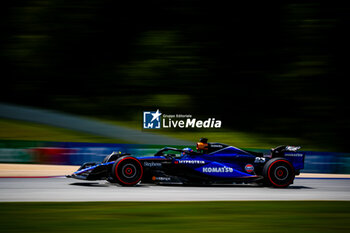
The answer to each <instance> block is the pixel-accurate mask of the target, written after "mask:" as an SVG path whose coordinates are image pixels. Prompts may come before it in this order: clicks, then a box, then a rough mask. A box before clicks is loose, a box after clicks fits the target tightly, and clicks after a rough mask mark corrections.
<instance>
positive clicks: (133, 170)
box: [112, 156, 143, 186]
mask: <svg viewBox="0 0 350 233" xmlns="http://www.w3.org/2000/svg"><path fill="white" fill-rule="evenodd" d="M142 175H143V167H142V164H141V162H140V161H139V160H138V159H136V158H134V157H131V156H123V157H121V158H119V159H117V161H116V162H115V163H114V165H113V167H112V176H113V178H114V180H115V181H116V182H117V183H119V184H121V185H123V186H133V185H136V184H137V183H138V182H140V180H141V178H142Z"/></svg>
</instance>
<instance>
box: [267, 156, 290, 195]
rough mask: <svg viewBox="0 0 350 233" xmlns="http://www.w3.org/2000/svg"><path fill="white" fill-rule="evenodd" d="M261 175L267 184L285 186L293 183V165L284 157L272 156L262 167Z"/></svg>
mask: <svg viewBox="0 0 350 233" xmlns="http://www.w3.org/2000/svg"><path fill="white" fill-rule="evenodd" d="M263 176H264V178H265V183H266V184H267V185H268V186H273V187H276V188H286V187H288V186H289V185H290V184H291V183H293V181H294V178H295V171H294V167H293V165H292V164H291V163H290V162H289V161H288V160H286V159H284V158H273V159H271V160H269V161H268V162H267V163H266V164H265V166H264V168H263Z"/></svg>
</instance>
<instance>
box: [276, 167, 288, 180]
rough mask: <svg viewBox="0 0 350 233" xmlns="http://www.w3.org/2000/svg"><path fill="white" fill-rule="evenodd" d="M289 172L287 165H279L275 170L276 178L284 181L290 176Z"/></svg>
mask: <svg viewBox="0 0 350 233" xmlns="http://www.w3.org/2000/svg"><path fill="white" fill-rule="evenodd" d="M288 175H289V172H288V169H287V168H286V167H285V166H278V167H277V168H276V170H275V177H276V179H278V180H280V181H283V180H285V179H287V178H288Z"/></svg>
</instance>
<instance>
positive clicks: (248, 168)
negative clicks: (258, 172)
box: [244, 164, 254, 173]
mask: <svg viewBox="0 0 350 233" xmlns="http://www.w3.org/2000/svg"><path fill="white" fill-rule="evenodd" d="M244 169H245V170H246V172H248V173H251V172H253V171H254V166H253V165H252V164H247V165H245V167H244Z"/></svg>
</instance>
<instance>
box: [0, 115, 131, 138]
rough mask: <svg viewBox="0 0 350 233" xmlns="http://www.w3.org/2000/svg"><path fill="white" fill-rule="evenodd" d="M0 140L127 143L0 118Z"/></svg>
mask: <svg viewBox="0 0 350 233" xmlns="http://www.w3.org/2000/svg"><path fill="white" fill-rule="evenodd" d="M0 139H6V140H31V141H58V142H101V143H128V142H126V141H123V140H117V139H111V138H106V137H101V136H97V135H93V134H87V133H81V132H77V131H74V130H69V129H63V128H59V127H52V126H48V125H43V124H36V123H31V122H25V121H17V120H8V119H1V118H0Z"/></svg>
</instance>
